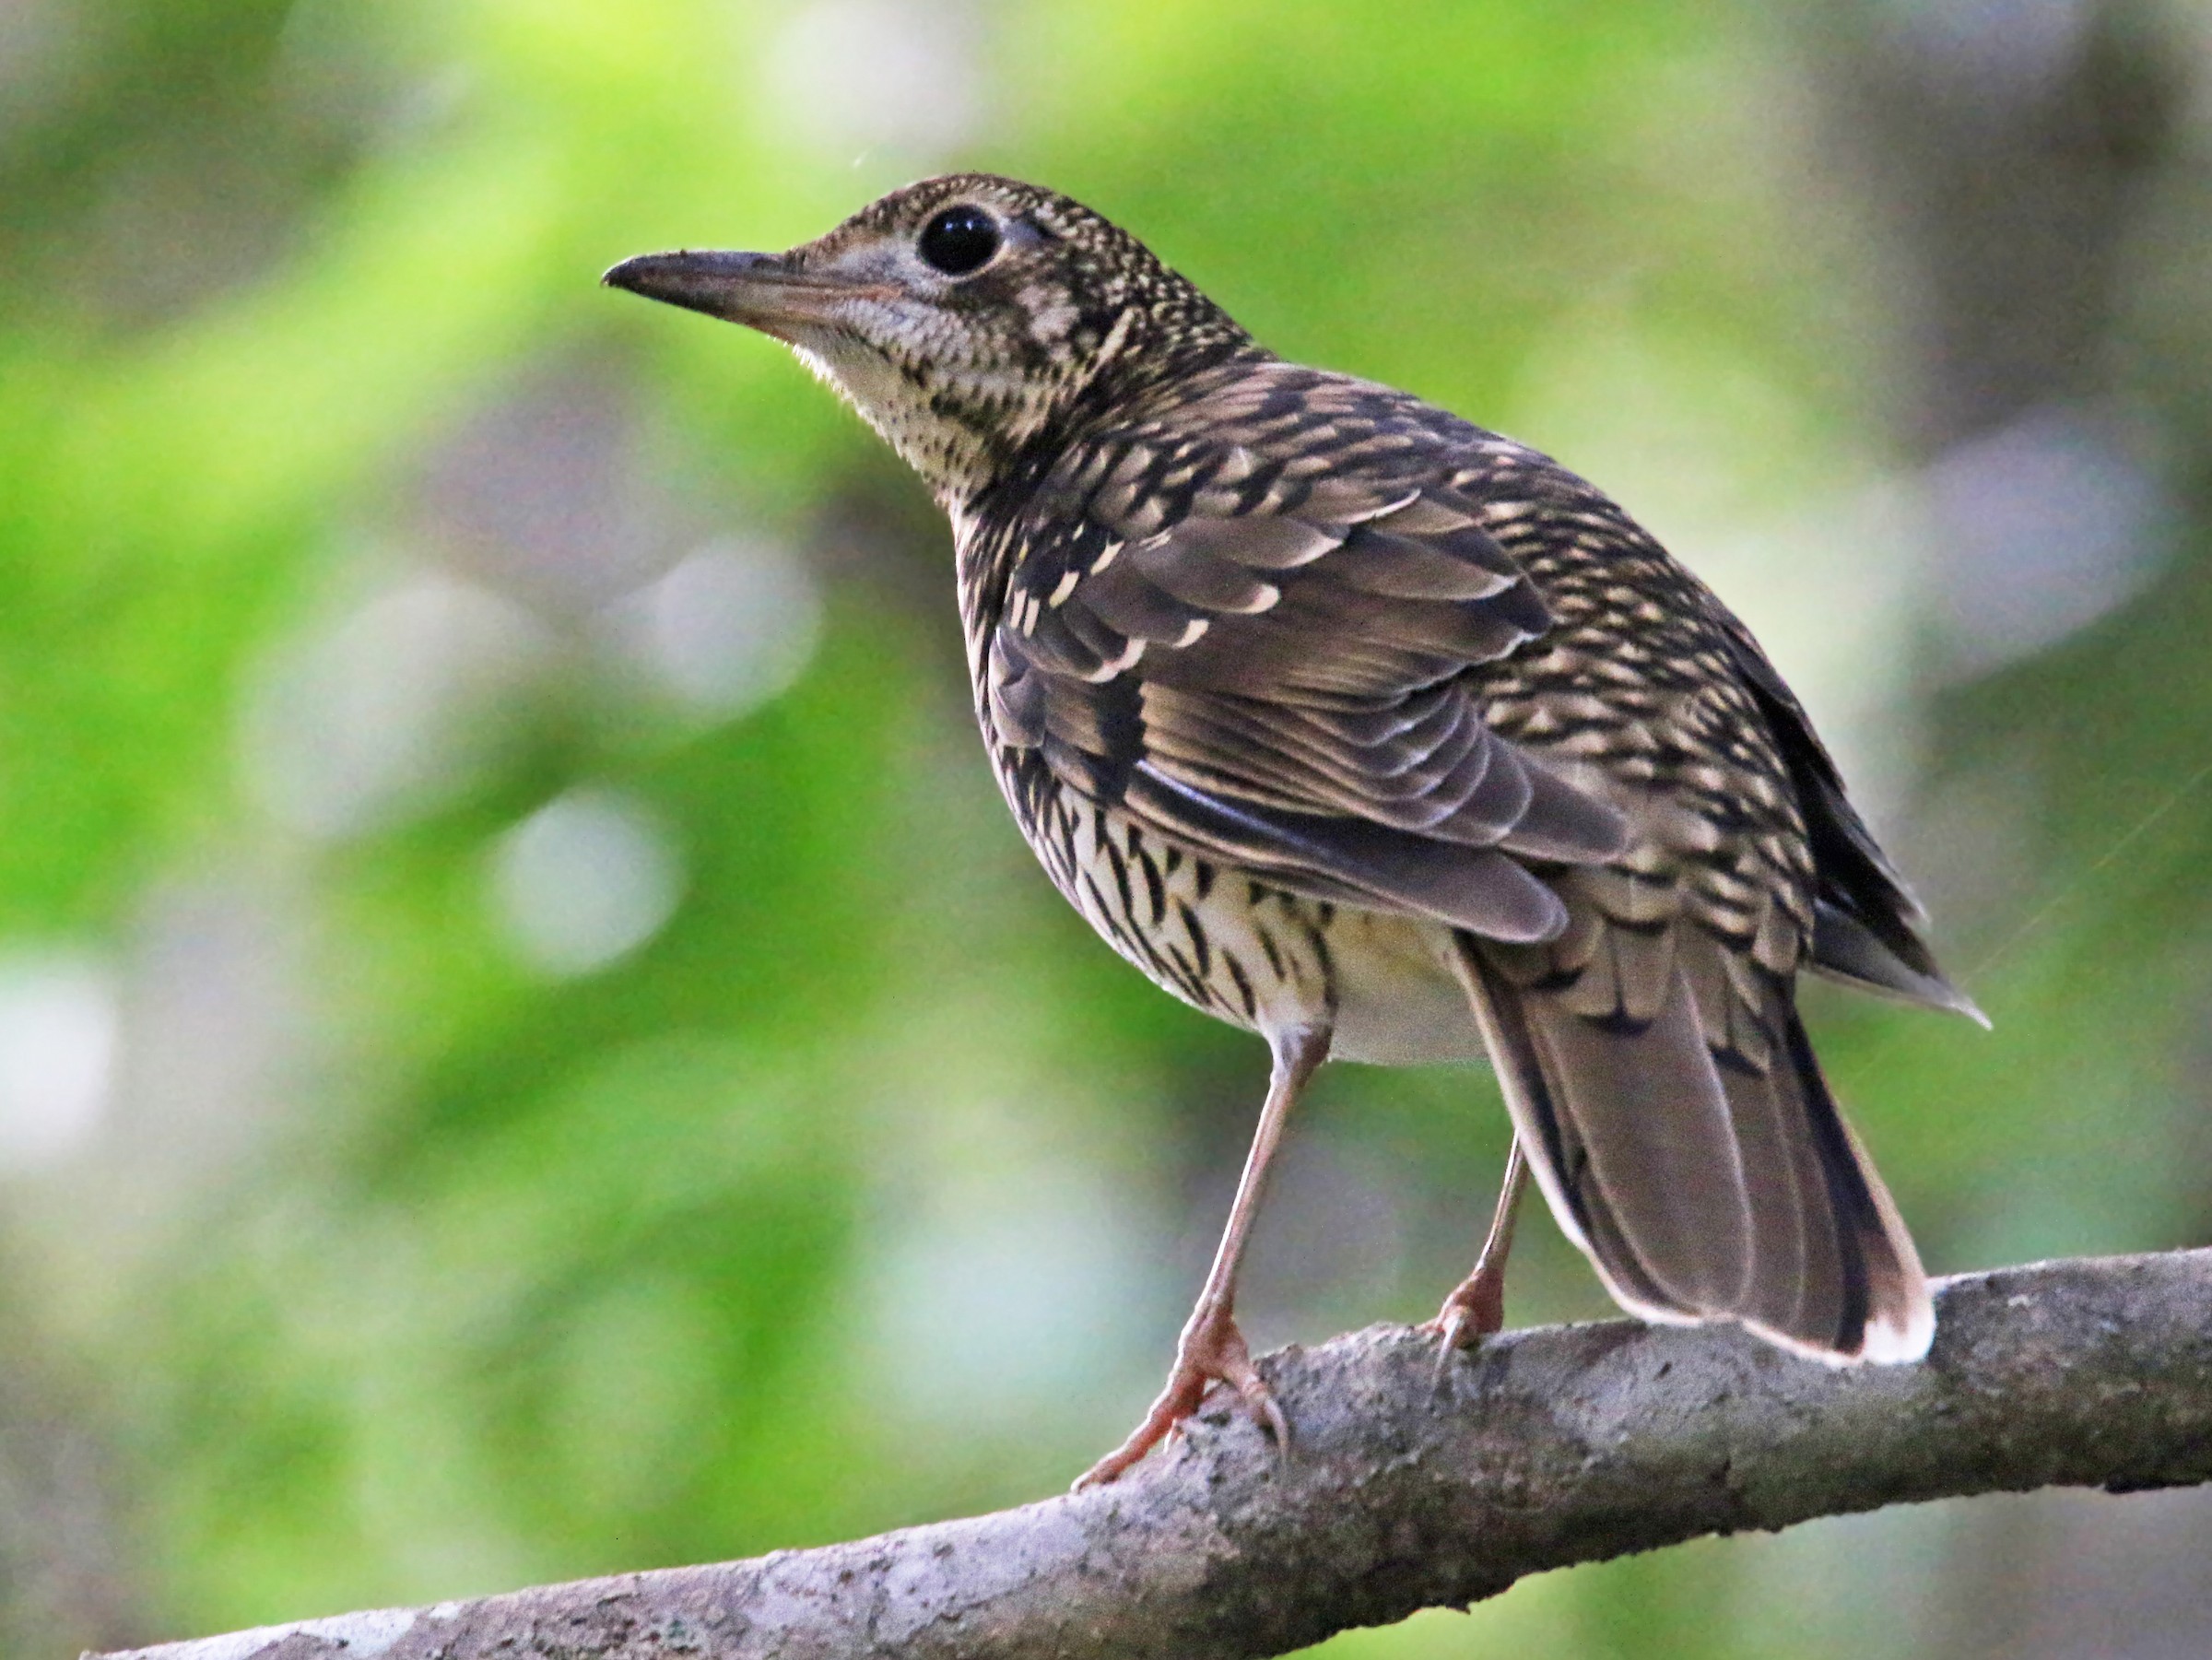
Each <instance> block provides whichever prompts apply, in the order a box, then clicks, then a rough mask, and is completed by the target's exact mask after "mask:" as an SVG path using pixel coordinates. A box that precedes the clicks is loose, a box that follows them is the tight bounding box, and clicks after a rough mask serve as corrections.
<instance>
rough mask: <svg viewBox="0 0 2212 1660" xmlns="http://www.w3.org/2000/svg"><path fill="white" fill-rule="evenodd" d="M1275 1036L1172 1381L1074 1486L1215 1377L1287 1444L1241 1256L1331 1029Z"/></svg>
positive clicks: (1157, 1428)
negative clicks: (1241, 1296) (1225, 1217)
mask: <svg viewBox="0 0 2212 1660" xmlns="http://www.w3.org/2000/svg"><path fill="white" fill-rule="evenodd" d="M1271 1042H1273V1044H1274V1048H1275V1072H1274V1076H1273V1077H1271V1078H1270V1079H1269V1081H1268V1086H1267V1104H1266V1105H1265V1106H1264V1107H1262V1108H1261V1109H1260V1125H1259V1128H1258V1129H1257V1130H1256V1131H1255V1132H1253V1138H1252V1151H1251V1152H1249V1153H1247V1154H1246V1155H1245V1156H1244V1173H1243V1175H1242V1176H1241V1178H1239V1180H1238V1182H1237V1196H1236V1201H1235V1203H1233V1204H1232V1205H1230V1208H1229V1226H1228V1227H1226V1228H1224V1229H1223V1230H1222V1231H1221V1243H1220V1244H1219V1245H1218V1247H1217V1248H1216V1249H1215V1252H1214V1266H1213V1267H1212V1268H1211V1269H1210V1270H1209V1271H1208V1272H1207V1274H1206V1286H1205V1288H1204V1289H1202V1290H1200V1291H1199V1293H1198V1302H1197V1306H1196V1307H1194V1308H1193V1309H1192V1310H1191V1317H1190V1319H1189V1320H1187V1321H1186V1322H1184V1324H1183V1327H1182V1339H1181V1340H1180V1341H1179V1342H1178V1343H1177V1344H1176V1346H1175V1365H1174V1369H1173V1370H1172V1371H1171V1372H1169V1373H1168V1382H1167V1386H1166V1387H1165V1388H1164V1389H1162V1390H1161V1391H1160V1392H1159V1399H1157V1400H1155V1401H1154V1402H1153V1403H1152V1409H1151V1410H1150V1411H1149V1412H1147V1413H1146V1414H1145V1418H1144V1421H1143V1422H1142V1423H1140V1424H1138V1425H1137V1426H1136V1428H1135V1429H1134V1430H1131V1431H1130V1432H1129V1439H1128V1440H1126V1441H1124V1442H1122V1444H1121V1445H1120V1446H1118V1447H1116V1448H1114V1450H1113V1451H1112V1452H1111V1453H1109V1454H1106V1456H1105V1457H1103V1458H1101V1459H1100V1460H1099V1462H1098V1463H1096V1464H1094V1465H1092V1466H1090V1468H1089V1469H1088V1470H1087V1471H1085V1472H1084V1474H1083V1475H1082V1477H1081V1478H1079V1479H1077V1482H1076V1489H1077V1491H1081V1490H1082V1489H1084V1488H1087V1487H1098V1486H1100V1485H1102V1484H1103V1483H1105V1482H1109V1481H1112V1479H1113V1478H1115V1477H1116V1476H1119V1475H1120V1474H1121V1473H1122V1472H1123V1471H1124V1470H1126V1469H1127V1468H1128V1467H1129V1466H1131V1465H1133V1464H1135V1463H1136V1461H1137V1460H1138V1459H1140V1458H1142V1457H1143V1456H1144V1455H1145V1454H1147V1453H1149V1452H1150V1451H1151V1450H1152V1449H1153V1448H1154V1447H1156V1446H1158V1445H1159V1443H1160V1442H1163V1441H1165V1440H1166V1439H1167V1438H1168V1436H1169V1435H1170V1434H1171V1432H1173V1431H1174V1430H1178V1429H1180V1428H1181V1427H1182V1420H1183V1419H1186V1418H1188V1417H1190V1416H1191V1414H1192V1413H1194V1412H1195V1411H1197V1410H1198V1404H1199V1402H1200V1401H1202V1400H1204V1399H1205V1398H1206V1390H1207V1388H1208V1387H1209V1386H1210V1385H1212V1384H1214V1383H1227V1384H1228V1385H1229V1386H1230V1388H1232V1389H1234V1390H1235V1391H1236V1392H1237V1394H1238V1395H1239V1396H1240V1397H1241V1399H1242V1400H1243V1402H1244V1407H1245V1410H1247V1411H1248V1412H1250V1413H1251V1414H1252V1415H1253V1418H1254V1419H1258V1420H1259V1422H1261V1423H1262V1424H1264V1425H1265V1426H1266V1428H1267V1429H1268V1430H1269V1431H1270V1432H1271V1433H1272V1434H1273V1435H1274V1437H1275V1443H1276V1445H1277V1447H1288V1445H1289V1444H1290V1426H1289V1424H1288V1422H1287V1421H1286V1420H1285V1419H1284V1418H1283V1409H1282V1408H1281V1407H1278V1406H1277V1405H1276V1404H1275V1396H1274V1395H1270V1394H1269V1393H1268V1391H1267V1385H1266V1384H1265V1383H1264V1382H1262V1381H1261V1378H1260V1374H1259V1373H1258V1372H1256V1371H1254V1370H1253V1364H1252V1352H1251V1350H1249V1349H1248V1348H1245V1347H1244V1334H1243V1333H1241V1332H1240V1331H1239V1330H1238V1329H1237V1322H1236V1317H1235V1310H1236V1296H1237V1266H1238V1265H1239V1264H1240V1263H1241V1261H1242V1260H1243V1257H1244V1243H1245V1239H1246V1236H1247V1235H1248V1234H1249V1233H1250V1232H1251V1231H1252V1219H1253V1217H1254V1216H1255V1215H1256V1214H1257V1213H1258V1211H1259V1207H1260V1195H1261V1192H1262V1191H1263V1190H1264V1189H1265V1186H1266V1183H1267V1165H1268V1161H1269V1160H1272V1159H1273V1158H1274V1157H1275V1149H1276V1145H1277V1142H1279V1141H1280V1140H1281V1139H1282V1135H1283V1124H1284V1123H1285V1121H1286V1120H1287V1119H1288V1117H1289V1115H1290V1109H1291V1107H1292V1105H1293V1104H1295V1103H1296V1101H1297V1100H1298V1098H1299V1095H1300V1093H1301V1092H1302V1091H1303V1090H1304V1089H1305V1087H1306V1082H1307V1080H1308V1079H1310V1078H1311V1077H1312V1076H1313V1074H1314V1073H1315V1072H1316V1071H1318V1070H1319V1069H1320V1066H1321V1064H1322V1062H1323V1061H1324V1060H1326V1059H1327V1058H1328V1054H1329V1031H1328V1029H1327V1028H1326V1027H1320V1028H1312V1029H1308V1030H1303V1031H1296V1032H1291V1033H1289V1034H1288V1035H1286V1036H1284V1037H1282V1038H1280V1039H1275V1040H1271Z"/></svg>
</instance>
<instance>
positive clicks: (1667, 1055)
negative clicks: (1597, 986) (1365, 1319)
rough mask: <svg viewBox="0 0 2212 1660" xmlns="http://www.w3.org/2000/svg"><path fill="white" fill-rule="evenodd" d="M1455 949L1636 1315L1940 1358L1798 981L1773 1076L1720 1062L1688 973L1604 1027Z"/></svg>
mask: <svg viewBox="0 0 2212 1660" xmlns="http://www.w3.org/2000/svg"><path fill="white" fill-rule="evenodd" d="M1697 945H1698V947H1699V948H1702V949H1708V950H1718V949H1720V947H1719V945H1718V943H1717V942H1712V941H1703V940H1700V941H1698V942H1697ZM1688 948H1689V942H1687V941H1686V942H1684V949H1685V950H1688ZM1459 949H1460V953H1461V961H1462V978H1463V980H1464V982H1465V985H1466V988H1467V992H1468V995H1469V997H1470V999H1471V1000H1472V1002H1473V1003H1474V1005H1475V1013H1476V1017H1477V1020H1478V1021H1479V1022H1480V1024H1481V1027H1482V1030H1483V1036H1484V1039H1485V1041H1486V1042H1487V1043H1488V1047H1489V1050H1490V1054H1491V1055H1492V1057H1493V1060H1494V1062H1495V1064H1496V1066H1497V1069H1498V1076H1499V1078H1500V1082H1501V1083H1502V1085H1503V1087H1504V1090H1505V1098H1506V1101H1507V1104H1508V1106H1509V1107H1510V1108H1511V1110H1512V1117H1513V1126H1514V1129H1515V1131H1516V1133H1517V1134H1518V1135H1519V1136H1520V1138H1521V1143H1522V1147H1523V1148H1524V1151H1525V1152H1526V1154H1527V1157H1528V1160H1529V1162H1530V1165H1531V1168H1532V1169H1533V1170H1534V1171H1535V1177H1536V1181H1537V1183H1538V1184H1539V1185H1540V1186H1541V1187H1542V1188H1543V1190H1544V1196H1545V1198H1546V1199H1547V1201H1548V1202H1549V1203H1550V1206H1551V1210H1552V1214H1553V1215H1554V1216H1555V1217H1557V1218H1558V1219H1559V1226H1560V1227H1561V1228H1562V1229H1563V1230H1565V1231H1566V1233H1567V1234H1568V1236H1569V1237H1570V1238H1571V1239H1572V1240H1573V1241H1574V1242H1575V1243H1576V1244H1578V1245H1580V1246H1581V1247H1582V1248H1583V1251H1584V1252H1586V1253H1587V1254H1589V1257H1590V1260H1591V1261H1592V1262H1593V1263H1594V1265H1595V1266H1596V1268H1597V1271H1598V1274H1599V1276H1600V1277H1602V1278H1603V1279H1604V1280H1605V1283H1606V1289H1608V1290H1609V1291H1611V1292H1612V1293H1613V1296H1614V1297H1615V1299H1616V1300H1618V1301H1619V1302H1620V1304H1621V1305H1622V1306H1623V1307H1625V1308H1627V1309H1629V1310H1630V1312H1632V1313H1637V1314H1640V1315H1641V1316H1643V1317H1644V1318H1645V1319H1649V1320H1658V1321H1667V1322H1672V1323H1676V1324H1681V1323H1686V1322H1691V1323H1694V1322H1699V1321H1705V1320H1715V1319H1732V1320H1738V1321H1741V1322H1742V1323H1743V1324H1745V1325H1747V1326H1748V1327H1750V1328H1751V1329H1752V1330H1753V1331H1755V1332H1757V1333H1758V1334H1759V1335H1760V1336H1764V1337H1767V1338H1770V1339H1771V1340H1772V1341H1773V1342H1776V1343H1779V1344H1781V1345H1783V1347H1784V1348H1790V1349H1792V1350H1794V1351H1796V1352H1797V1353H1800V1354H1805V1355H1809V1356H1812V1357H1814V1358H1816V1359H1818V1360H1827V1361H1830V1362H1831V1363H1837V1364H1841V1363H1845V1362H1850V1361H1854V1360H1882V1361H1893V1360H1918V1359H1919V1358H1920V1357H1921V1356H1922V1355H1924V1354H1925V1353H1926V1352H1927V1348H1928V1343H1929V1339H1930V1338H1931V1337H1932V1336H1934V1333H1935V1309H1934V1305H1933V1304H1932V1303H1931V1301H1930V1300H1929V1296H1928V1285H1927V1277H1926V1276H1925V1275H1924V1273H1923V1272H1922V1270H1921V1266H1920V1257H1919V1254H1918V1253H1917V1252H1915V1251H1914V1250H1913V1248H1912V1237H1911V1235H1909V1234H1908V1233H1907V1232H1906V1231H1905V1228H1904V1224H1903V1222H1902V1221H1901V1220H1900V1219H1899V1216H1898V1213H1897V1207H1896V1206H1895V1205H1894V1204H1893V1203H1891V1201H1890V1198H1889V1195H1888V1190H1886V1189H1885V1188H1884V1187H1883V1186H1882V1182H1881V1178H1880V1177H1879V1176H1878V1175H1877V1174H1876V1173H1875V1170H1874V1166H1873V1164H1872V1163H1871V1162H1870V1161H1869V1160H1867V1158H1866V1155H1865V1151H1864V1150H1863V1149H1862V1148H1860V1146H1859V1143H1858V1139H1857V1137H1856V1136H1853V1134H1852V1132H1851V1128H1850V1126H1849V1125H1848V1124H1845V1123H1844V1122H1843V1117H1842V1114H1841V1113H1840V1112H1838V1111H1837V1108H1836V1103H1835V1099H1834V1097H1833V1096H1831V1095H1830V1093H1829V1089H1828V1084H1827V1081H1826V1080H1825V1079H1824V1078H1823V1077H1821V1075H1820V1066H1819V1063H1818V1061H1817V1060H1815V1058H1814V1056H1813V1049H1812V1044H1811V1042H1809V1041H1808V1040H1807V1039H1806V1033H1805V1028H1804V1026H1803V1024H1802V1023H1801V1022H1800V1021H1799V1020H1798V1018H1797V1010H1796V1006H1795V1001H1794V997H1793V996H1792V995H1791V993H1790V988H1789V986H1788V984H1787V983H1786V982H1783V981H1779V980H1778V981H1775V982H1773V983H1771V985H1769V986H1767V987H1766V988H1765V991H1766V995H1767V997H1768V1001H1767V1006H1766V1007H1764V1008H1762V1009H1761V1010H1760V1011H1759V1017H1760V1024H1761V1025H1762V1027H1764V1028H1765V1029H1766V1030H1769V1031H1770V1032H1771V1034H1772V1037H1773V1040H1774V1041H1773V1042H1771V1045H1770V1047H1769V1053H1768V1054H1767V1055H1766V1057H1765V1064H1764V1065H1763V1066H1758V1065H1754V1064H1753V1063H1751V1062H1749V1061H1746V1060H1743V1059H1741V1058H1739V1057H1738V1056H1737V1055H1735V1054H1719V1055H1716V1054H1715V1053H1714V1048H1713V1046H1712V1045H1709V1044H1708V1042H1707V1040H1706V1035H1705V1032H1704V1030H1703V1029H1702V1026H1701V1024H1700V1019H1699V1013H1698V1007H1697V1002H1696V999H1695V997H1694V996H1693V995H1692V991H1691V985H1690V982H1689V979H1688V973H1687V971H1686V968H1685V965H1684V964H1682V963H1681V962H1679V961H1677V962H1675V963H1672V964H1670V971H1671V972H1672V974H1673V977H1674V978H1673V983H1672V985H1671V987H1670V988H1669V989H1668V991H1667V993H1666V995H1665V999H1664V1001H1663V1002H1662V1003H1661V1004H1660V1006H1659V1012H1658V1014H1657V1015H1656V1017H1655V1018H1651V1019H1649V1020H1646V1021H1628V1020H1623V1019H1618V1018H1615V1019H1594V1018H1590V1017H1588V1016H1586V1015H1583V1014H1578V1013H1576V1012H1574V1011H1573V1010H1572V1009H1571V1008H1570V1007H1567V1006H1566V1003H1565V1002H1564V1001H1563V1000H1562V999H1561V998H1560V997H1559V996H1558V995H1554V994H1553V993H1550V992H1547V991H1546V990H1544V989H1542V988H1541V987H1540V986H1529V985H1524V984H1522V983H1518V982H1517V980H1516V978H1515V977H1513V976H1510V975H1508V974H1507V973H1506V972H1504V971H1502V970H1501V968H1500V963H1499V948H1496V947H1494V946H1489V945H1486V944H1485V943H1483V942H1481V941H1479V940H1477V939H1476V938H1474V937H1473V936H1467V935H1462V936H1460V937H1459Z"/></svg>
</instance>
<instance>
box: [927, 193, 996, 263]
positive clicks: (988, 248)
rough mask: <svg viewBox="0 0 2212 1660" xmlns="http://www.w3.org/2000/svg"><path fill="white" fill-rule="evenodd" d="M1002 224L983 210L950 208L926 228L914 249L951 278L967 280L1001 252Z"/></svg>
mask: <svg viewBox="0 0 2212 1660" xmlns="http://www.w3.org/2000/svg"><path fill="white" fill-rule="evenodd" d="M998 242H999V236H998V221H997V220H995V219H994V218H992V217H991V216H990V215H989V214H987V213H985V212H984V211H983V210H982V208H980V207H970V206H959V207H947V209H946V210H945V211H944V212H943V213H940V214H938V215H937V216H936V218H933V219H931V220H930V221H929V223H928V224H926V225H924V226H923V227H922V234H921V236H920V237H918V238H917V239H916V240H915V242H914V247H915V249H916V251H917V252H919V253H920V254H921V255H922V257H923V258H924V259H925V260H927V261H928V262H929V263H930V264H931V265H934V266H935V267H936V268H937V269H938V270H940V271H942V272H944V273H945V275H946V276H947V277H965V276H967V275H968V273H969V272H971V271H980V270H982V268H983V267H984V266H985V265H989V264H990V263H991V256H992V255H993V254H994V253H997V252H998Z"/></svg>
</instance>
